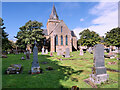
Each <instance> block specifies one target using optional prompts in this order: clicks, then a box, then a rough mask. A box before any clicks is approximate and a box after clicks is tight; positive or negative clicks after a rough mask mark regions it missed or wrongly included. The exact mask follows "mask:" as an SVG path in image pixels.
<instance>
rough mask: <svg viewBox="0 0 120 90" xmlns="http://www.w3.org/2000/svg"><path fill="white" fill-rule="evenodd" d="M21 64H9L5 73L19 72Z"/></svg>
mask: <svg viewBox="0 0 120 90" xmlns="http://www.w3.org/2000/svg"><path fill="white" fill-rule="evenodd" d="M21 69H22V66H21V64H11V65H10V66H9V67H8V69H7V71H6V73H7V74H19V73H20V72H21Z"/></svg>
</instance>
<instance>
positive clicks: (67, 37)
mask: <svg viewBox="0 0 120 90" xmlns="http://www.w3.org/2000/svg"><path fill="white" fill-rule="evenodd" d="M65 43H66V45H68V37H67V35H66V42H65Z"/></svg>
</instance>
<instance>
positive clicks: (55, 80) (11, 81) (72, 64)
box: [2, 51, 118, 88]
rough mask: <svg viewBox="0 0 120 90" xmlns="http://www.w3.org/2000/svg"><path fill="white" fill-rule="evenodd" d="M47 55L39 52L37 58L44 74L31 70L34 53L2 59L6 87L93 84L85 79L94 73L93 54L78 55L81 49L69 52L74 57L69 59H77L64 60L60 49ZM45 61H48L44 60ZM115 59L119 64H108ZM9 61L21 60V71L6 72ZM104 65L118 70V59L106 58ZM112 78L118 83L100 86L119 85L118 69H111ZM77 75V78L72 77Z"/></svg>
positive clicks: (85, 86)
mask: <svg viewBox="0 0 120 90" xmlns="http://www.w3.org/2000/svg"><path fill="white" fill-rule="evenodd" d="M49 55H50V53H48V54H47V55H41V53H39V54H38V61H39V65H40V68H42V69H43V73H42V74H36V75H30V74H28V72H29V70H30V69H31V63H32V61H33V55H32V54H31V55H30V60H20V58H21V57H22V56H25V55H24V54H18V55H14V54H8V55H7V56H8V58H3V59H2V79H3V80H2V86H3V88H71V87H72V86H78V87H79V88H92V87H91V86H90V85H88V84H87V83H85V82H84V79H87V78H89V75H90V74H91V73H92V69H91V67H93V54H89V53H88V52H87V53H85V54H84V55H83V56H79V51H74V52H72V53H70V55H71V56H72V55H73V56H72V57H70V58H67V59H75V60H63V61H60V60H58V59H57V58H62V59H66V58H63V57H61V56H57V53H53V55H54V56H53V57H50V56H49ZM43 61H46V62H48V64H41V62H43ZM112 61H115V62H116V63H117V64H116V65H108V64H107V63H108V62H112ZM10 64H22V66H23V72H22V74H18V75H16V74H14V75H6V74H5V70H6V69H7V67H8V66H10ZM47 66H52V67H53V69H54V70H52V71H46V68H47ZM105 67H107V68H110V69H115V70H118V60H116V59H105ZM107 74H109V79H110V80H113V81H116V82H117V83H112V82H111V83H110V84H103V85H100V86H99V88H118V72H110V71H107ZM72 78H76V79H77V80H78V81H74V80H72Z"/></svg>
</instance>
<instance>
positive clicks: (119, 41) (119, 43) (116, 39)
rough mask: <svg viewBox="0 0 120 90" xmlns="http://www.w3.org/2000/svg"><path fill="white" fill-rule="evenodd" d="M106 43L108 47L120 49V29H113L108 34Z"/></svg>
mask: <svg viewBox="0 0 120 90" xmlns="http://www.w3.org/2000/svg"><path fill="white" fill-rule="evenodd" d="M104 41H105V42H106V43H107V44H108V45H112V46H116V47H120V28H119V27H117V28H113V29H112V30H110V31H109V32H107V33H106V36H105V39H104Z"/></svg>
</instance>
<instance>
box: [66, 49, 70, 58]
mask: <svg viewBox="0 0 120 90" xmlns="http://www.w3.org/2000/svg"><path fill="white" fill-rule="evenodd" d="M69 57H70V49H69V48H66V51H65V58H69Z"/></svg>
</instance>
